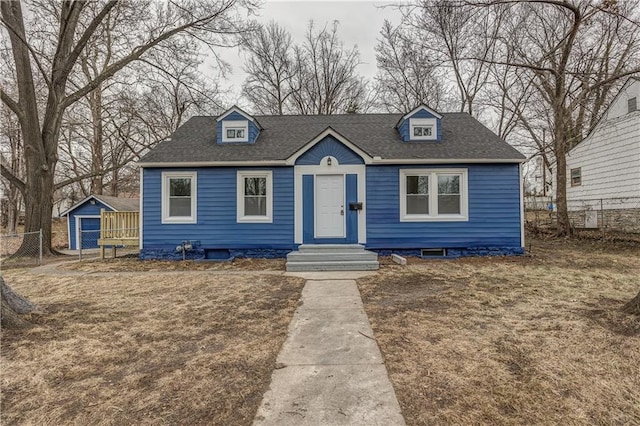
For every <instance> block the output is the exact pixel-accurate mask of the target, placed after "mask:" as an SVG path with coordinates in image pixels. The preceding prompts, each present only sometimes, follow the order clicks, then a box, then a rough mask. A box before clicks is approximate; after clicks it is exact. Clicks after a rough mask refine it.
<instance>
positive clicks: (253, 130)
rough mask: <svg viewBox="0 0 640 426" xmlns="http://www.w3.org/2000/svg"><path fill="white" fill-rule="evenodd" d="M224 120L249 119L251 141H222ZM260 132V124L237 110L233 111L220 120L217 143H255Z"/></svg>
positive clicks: (217, 129) (217, 128)
mask: <svg viewBox="0 0 640 426" xmlns="http://www.w3.org/2000/svg"><path fill="white" fill-rule="evenodd" d="M223 121H248V122H249V132H248V136H249V142H222V122H223ZM259 133H260V129H259V128H258V126H256V125H255V123H254V122H253V121H251V120H247V118H246V117H245V116H244V115H242V114H239V113H237V112H232V113H231V114H229V115H228V116H226V117H225V118H224V119H222V120H220V121H218V123H217V124H216V141H217V143H254V142H255V141H256V139H258V135H259Z"/></svg>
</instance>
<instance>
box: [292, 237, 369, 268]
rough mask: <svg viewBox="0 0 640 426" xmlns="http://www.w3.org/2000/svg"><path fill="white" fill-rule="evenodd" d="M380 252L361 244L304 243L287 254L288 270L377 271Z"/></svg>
mask: <svg viewBox="0 0 640 426" xmlns="http://www.w3.org/2000/svg"><path fill="white" fill-rule="evenodd" d="M379 266H380V265H379V263H378V254H377V253H374V252H372V251H368V250H365V249H364V247H363V246H361V245H360V244H303V245H301V246H300V247H298V251H294V252H291V253H289V254H288V255H287V272H307V271H375V270H377V269H378V268H379Z"/></svg>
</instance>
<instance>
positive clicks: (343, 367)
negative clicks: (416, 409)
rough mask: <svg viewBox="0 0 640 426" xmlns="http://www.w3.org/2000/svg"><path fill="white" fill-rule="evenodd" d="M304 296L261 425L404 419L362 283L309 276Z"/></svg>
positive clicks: (396, 421)
mask: <svg viewBox="0 0 640 426" xmlns="http://www.w3.org/2000/svg"><path fill="white" fill-rule="evenodd" d="M309 275H310V276H309V277H308V278H310V277H311V274H309ZM342 275H343V276H345V275H347V274H345V273H343V274H342ZM324 276H325V277H326V275H324ZM332 277H333V276H332ZM301 301H302V306H300V307H299V308H298V310H297V311H296V313H295V314H294V317H293V319H292V320H291V324H290V325H289V335H288V337H287V340H286V341H285V343H284V345H283V347H282V350H281V351H280V354H279V355H278V360H277V368H276V370H275V371H274V372H273V375H272V377H271V386H270V388H269V390H268V391H267V392H266V393H265V395H264V397H263V400H262V404H261V405H260V408H259V409H258V413H257V414H256V417H255V419H254V423H253V424H254V425H256V426H266V425H278V426H281V425H389V426H390V425H404V424H405V422H404V419H403V417H402V414H401V412H400V406H399V404H398V400H397V399H396V395H395V392H394V390H393V387H392V386H391V382H390V381H389V376H388V375H387V369H386V368H385V366H384V364H383V362H382V356H381V355H380V350H379V348H378V344H377V343H376V341H375V340H374V338H373V331H372V330H371V325H370V324H369V319H368V318H367V315H366V313H365V312H364V309H363V306H362V299H361V298H360V293H359V291H358V287H357V286H356V282H355V281H354V280H351V279H343V280H338V279H329V280H309V281H307V282H306V284H305V286H304V289H303V290H302V299H301Z"/></svg>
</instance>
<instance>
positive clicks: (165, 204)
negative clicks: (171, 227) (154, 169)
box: [162, 172, 198, 223]
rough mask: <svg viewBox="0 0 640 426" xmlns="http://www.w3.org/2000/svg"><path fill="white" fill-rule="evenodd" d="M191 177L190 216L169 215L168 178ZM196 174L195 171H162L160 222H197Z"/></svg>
mask: <svg viewBox="0 0 640 426" xmlns="http://www.w3.org/2000/svg"><path fill="white" fill-rule="evenodd" d="M176 178H178V179H179V178H189V179H191V216H169V179H176ZM197 199H198V174H197V173H196V172H162V223H197V222H198V216H197V211H196V206H197V205H198V202H197Z"/></svg>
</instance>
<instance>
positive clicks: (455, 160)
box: [137, 157, 527, 168]
mask: <svg viewBox="0 0 640 426" xmlns="http://www.w3.org/2000/svg"><path fill="white" fill-rule="evenodd" d="M526 161H527V160H526V158H499V159H485V158H482V159H478V158H445V159H438V158H416V159H406V158H405V159H392V158H384V159H383V158H380V157H373V159H372V160H371V162H370V163H369V164H372V165H375V164H379V165H394V164H459V163H469V164H489V163H525V162H526ZM137 165H138V167H140V168H152V167H167V168H178V167H183V168H184V167H269V166H293V165H294V164H288V163H287V161H286V160H268V161H191V162H184V163H175V162H145V163H138V164H137Z"/></svg>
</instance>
